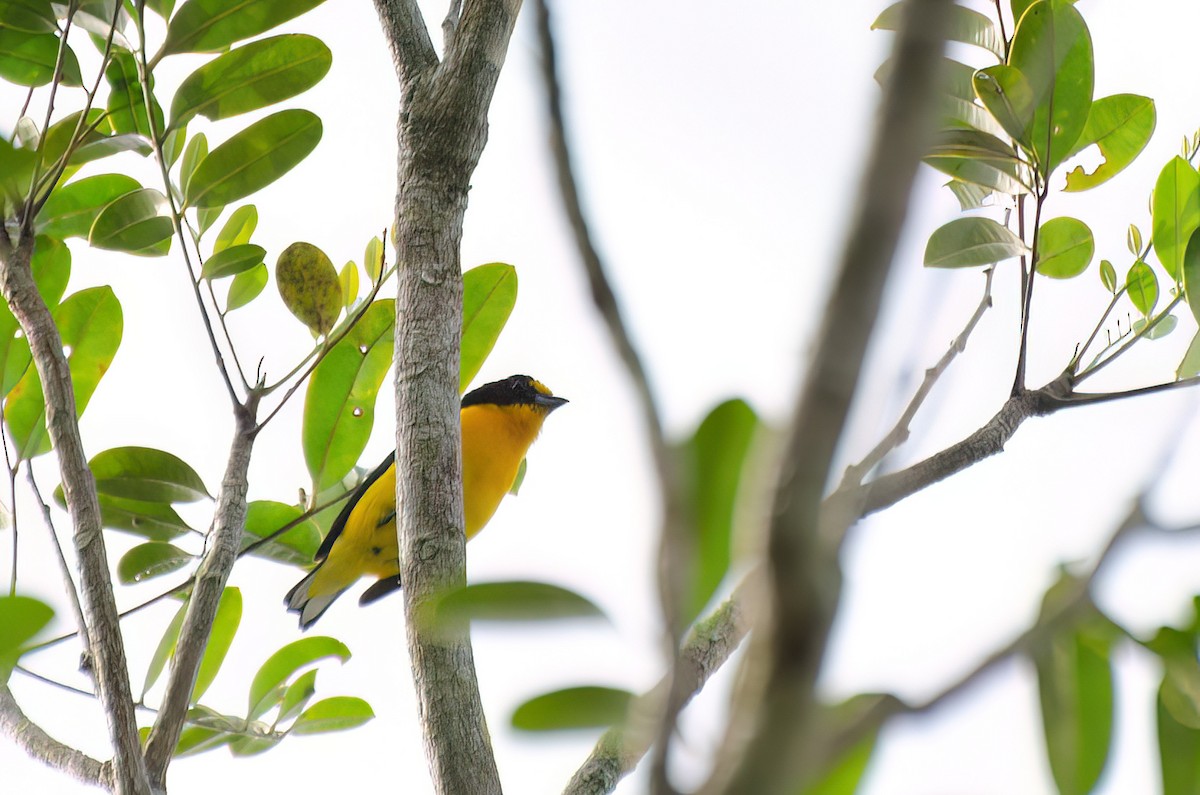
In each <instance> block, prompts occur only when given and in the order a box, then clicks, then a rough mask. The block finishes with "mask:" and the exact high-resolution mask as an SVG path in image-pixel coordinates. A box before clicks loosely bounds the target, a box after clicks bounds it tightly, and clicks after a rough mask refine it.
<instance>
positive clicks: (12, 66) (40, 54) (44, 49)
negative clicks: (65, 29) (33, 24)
mask: <svg viewBox="0 0 1200 795" xmlns="http://www.w3.org/2000/svg"><path fill="white" fill-rule="evenodd" d="M58 46H59V39H58V36H56V35H54V34H53V33H27V32H25V31H22V30H16V29H15V28H10V27H0V78H3V79H4V80H7V81H8V82H10V83H16V84H17V85H19V86H29V87H30V88H34V87H37V86H44V85H46V84H47V83H49V82H50V81H51V80H53V79H54V68H55V65H56V64H57V63H58ZM62 84H63V85H65V86H80V85H83V76H82V73H81V72H80V71H79V59H78V58H76V57H75V52H74V51H73V50H72V49H71V48H70V47H67V48H65V50H64V51H63V72H62Z"/></svg>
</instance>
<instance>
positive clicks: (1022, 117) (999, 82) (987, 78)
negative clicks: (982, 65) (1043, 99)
mask: <svg viewBox="0 0 1200 795" xmlns="http://www.w3.org/2000/svg"><path fill="white" fill-rule="evenodd" d="M974 86H975V94H976V96H978V97H979V101H980V102H982V103H983V106H984V107H985V108H987V110H988V112H989V113H990V114H991V115H992V117H993V118H995V119H996V121H998V122H999V123H1000V126H1001V127H1003V128H1004V131H1005V132H1006V133H1008V134H1009V135H1010V136H1012V138H1013V139H1014V140H1016V141H1017V142H1019V143H1020V144H1021V146H1022V147H1023V148H1025V149H1029V148H1030V141H1029V130H1030V126H1031V125H1032V124H1033V114H1034V109H1035V107H1034V101H1033V88H1032V87H1031V86H1030V85H1029V81H1028V80H1027V79H1025V75H1023V74H1021V70H1020V69H1018V68H1016V67H1015V66H1009V65H1008V64H997V65H995V66H989V67H987V68H986V69H980V70H979V71H978V72H976V73H975V79H974Z"/></svg>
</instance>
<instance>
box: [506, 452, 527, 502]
mask: <svg viewBox="0 0 1200 795" xmlns="http://www.w3.org/2000/svg"><path fill="white" fill-rule="evenodd" d="M528 470H529V459H528V458H522V459H521V463H520V464H518V465H517V476H516V477H515V478H513V482H512V485H511V486H509V487H508V493H509V494H511V495H513V496H514V497H515V496H517V495H518V494H519V493H520V492H521V484H522V483H524V482H525V473H526V472H527V471H528Z"/></svg>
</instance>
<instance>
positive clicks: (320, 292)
mask: <svg viewBox="0 0 1200 795" xmlns="http://www.w3.org/2000/svg"><path fill="white" fill-rule="evenodd" d="M275 284H276V286H277V287H278V288H279V297H280V298H282V299H283V303H284V306H286V307H287V308H288V311H290V312H291V313H292V314H293V315H295V316H296V317H297V319H299V320H300V322H301V323H303V324H304V325H306V326H308V329H309V331H311V332H312V333H313V336H314V337H315V336H319V335H321V334H328V333H329V332H330V330H331V329H333V326H334V324H335V323H337V319H338V315H340V314H341V313H342V285H341V282H339V281H338V273H337V269H336V268H334V267H333V263H332V262H330V261H329V257H328V256H326V255H325V252H324V251H322V250H321V249H319V248H317V247H316V246H314V245H312V244H311V243H293V244H291V245H290V246H288V247H287V248H285V249H284V250H283V253H282V254H280V255H279V259H278V260H276V262H275Z"/></svg>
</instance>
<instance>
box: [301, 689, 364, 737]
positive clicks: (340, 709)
mask: <svg viewBox="0 0 1200 795" xmlns="http://www.w3.org/2000/svg"><path fill="white" fill-rule="evenodd" d="M374 717H375V712H374V711H373V710H372V709H371V705H370V704H368V703H367V702H365V701H363V700H362V699H361V698H354V697H353V696H335V697H333V698H326V699H323V700H321V701H318V702H317V703H316V704H313V705H312V706H311V707H309V708H308V709H306V710H305V711H304V712H303V713H301V715H300V717H298V718H296V722H295V723H293V724H292V728H291V733H292V734H320V733H322V732H336V731H343V730H345V729H353V728H354V727H356V726H361V725H363V724H364V723H366V722H367V721H369V720H371V718H374Z"/></svg>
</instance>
